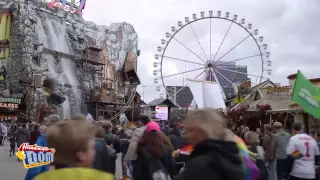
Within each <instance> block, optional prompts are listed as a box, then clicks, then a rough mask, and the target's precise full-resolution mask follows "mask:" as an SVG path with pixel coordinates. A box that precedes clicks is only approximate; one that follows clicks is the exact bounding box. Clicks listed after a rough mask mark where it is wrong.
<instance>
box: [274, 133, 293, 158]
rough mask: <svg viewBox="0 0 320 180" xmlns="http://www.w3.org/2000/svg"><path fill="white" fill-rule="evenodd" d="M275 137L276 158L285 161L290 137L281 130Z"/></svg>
mask: <svg viewBox="0 0 320 180" xmlns="http://www.w3.org/2000/svg"><path fill="white" fill-rule="evenodd" d="M275 137H276V158H277V159H286V158H287V145H288V142H289V139H290V137H291V136H290V134H289V133H287V132H285V131H284V130H283V129H281V130H280V131H278V132H277V133H276V134H275Z"/></svg>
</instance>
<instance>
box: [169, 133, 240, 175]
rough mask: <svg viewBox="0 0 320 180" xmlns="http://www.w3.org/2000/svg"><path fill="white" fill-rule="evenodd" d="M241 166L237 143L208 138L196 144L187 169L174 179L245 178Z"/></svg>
mask: <svg viewBox="0 0 320 180" xmlns="http://www.w3.org/2000/svg"><path fill="white" fill-rule="evenodd" d="M241 166H242V160H241V158H240V156H239V150H238V147H237V144H236V143H234V142H227V141H219V140H212V139H207V140H204V141H202V142H200V143H199V144H197V145H196V146H195V148H194V150H193V152H192V153H191V155H190V159H189V161H188V163H187V165H186V167H185V169H184V170H183V171H182V172H181V173H180V174H179V175H178V176H177V177H175V178H174V180H195V179H214V180H226V179H228V180H244V179H245V173H244V170H243V169H242V167H241Z"/></svg>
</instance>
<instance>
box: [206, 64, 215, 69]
mask: <svg viewBox="0 0 320 180" xmlns="http://www.w3.org/2000/svg"><path fill="white" fill-rule="evenodd" d="M213 67H215V65H214V64H213V63H208V64H207V68H213Z"/></svg>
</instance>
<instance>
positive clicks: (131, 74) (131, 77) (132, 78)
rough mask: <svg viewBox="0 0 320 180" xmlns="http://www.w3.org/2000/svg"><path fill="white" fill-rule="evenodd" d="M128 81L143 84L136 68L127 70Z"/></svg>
mask: <svg viewBox="0 0 320 180" xmlns="http://www.w3.org/2000/svg"><path fill="white" fill-rule="evenodd" d="M125 74H126V76H127V79H128V81H129V82H130V84H136V85H139V84H141V82H140V79H139V77H138V74H137V73H136V71H135V70H134V69H132V70H130V71H128V72H125Z"/></svg>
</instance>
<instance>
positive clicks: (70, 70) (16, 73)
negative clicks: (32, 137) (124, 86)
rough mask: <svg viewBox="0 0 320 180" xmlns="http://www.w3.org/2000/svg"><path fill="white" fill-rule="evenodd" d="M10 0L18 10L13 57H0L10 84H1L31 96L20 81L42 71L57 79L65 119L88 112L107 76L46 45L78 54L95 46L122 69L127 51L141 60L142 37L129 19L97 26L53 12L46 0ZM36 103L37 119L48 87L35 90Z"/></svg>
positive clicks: (13, 9) (34, 113)
mask: <svg viewBox="0 0 320 180" xmlns="http://www.w3.org/2000/svg"><path fill="white" fill-rule="evenodd" d="M9 2H10V3H6V4H4V5H3V6H2V8H9V9H10V11H11V12H12V22H11V38H10V55H9V57H7V58H5V59H0V60H1V61H2V63H3V64H6V68H7V74H8V75H7V78H6V80H5V82H4V84H5V85H4V86H1V88H2V90H3V91H4V90H6V91H5V92H9V90H10V95H7V96H11V97H14V96H17V97H23V96H26V94H27V92H26V89H25V88H24V87H22V86H21V85H19V83H18V81H19V79H28V78H31V76H32V74H42V76H43V79H54V81H55V82H56V86H55V87H54V89H53V92H55V93H57V94H59V95H61V96H64V97H65V98H66V101H65V102H64V103H63V104H62V105H61V106H59V107H57V108H58V112H59V113H60V114H61V115H62V116H63V117H64V118H69V117H70V116H72V115H74V114H76V113H80V112H81V113H86V112H85V111H86V108H85V107H84V99H85V93H86V92H87V91H89V90H92V89H94V88H95V87H96V86H98V85H99V83H100V81H101V77H99V76H97V75H96V73H94V72H93V71H88V72H87V71H86V73H85V72H84V70H83V67H80V66H77V65H76V63H75V61H74V60H72V59H71V58H68V57H63V56H62V57H61V56H60V57H57V56H53V55H51V54H50V53H45V52H43V48H47V49H51V50H54V51H58V52H62V53H65V54H70V55H77V54H79V53H80V52H82V51H83V50H84V49H85V48H86V47H87V46H89V45H90V46H96V47H99V48H101V49H102V51H103V54H105V55H106V56H107V58H106V59H107V60H109V61H110V62H111V63H112V64H114V65H115V67H116V70H121V69H122V68H123V66H124V63H125V59H126V56H127V53H131V54H132V55H133V56H134V59H135V60H136V59H137V51H138V36H137V33H136V32H135V30H134V28H133V27H132V25H130V24H128V23H125V22H123V23H115V24H111V25H109V26H104V25H96V24H94V23H93V22H87V21H85V20H83V18H82V17H80V16H79V15H77V14H71V13H69V12H65V11H63V10H62V9H55V10H50V9H48V8H47V7H46V4H44V3H43V2H42V1H30V0H29V3H25V2H12V1H9ZM35 57H40V58H39V59H38V60H37V58H35ZM87 68H88V69H90V66H89V67H87ZM91 68H93V67H91ZM84 74H85V75H84ZM33 101H34V103H32V105H30V107H29V108H31V119H37V110H39V106H40V105H41V104H43V103H44V102H45V101H46V93H45V91H44V89H43V88H37V89H36V90H35V91H34V93H33Z"/></svg>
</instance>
